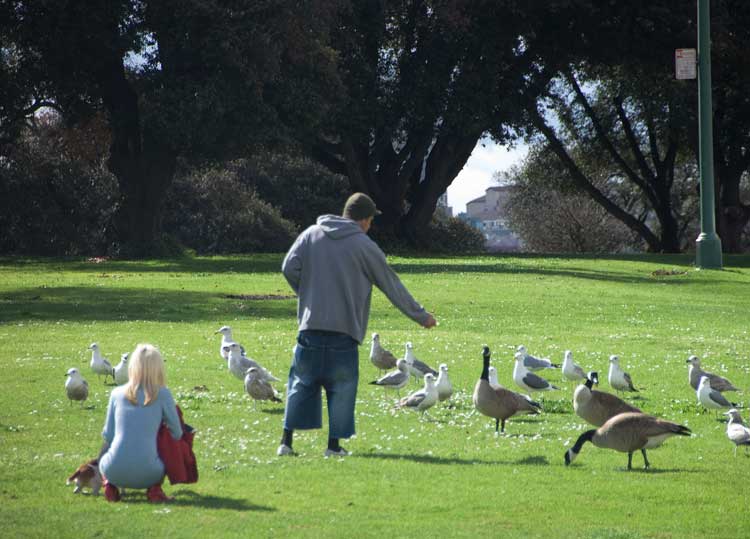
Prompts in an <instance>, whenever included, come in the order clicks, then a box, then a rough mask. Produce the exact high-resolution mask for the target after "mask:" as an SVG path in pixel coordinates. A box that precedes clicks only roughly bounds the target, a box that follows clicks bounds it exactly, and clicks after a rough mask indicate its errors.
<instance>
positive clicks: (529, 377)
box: [513, 352, 560, 394]
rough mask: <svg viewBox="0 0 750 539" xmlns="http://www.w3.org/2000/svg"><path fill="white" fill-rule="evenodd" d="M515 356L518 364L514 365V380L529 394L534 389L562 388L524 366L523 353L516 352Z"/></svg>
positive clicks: (549, 389) (550, 389)
mask: <svg viewBox="0 0 750 539" xmlns="http://www.w3.org/2000/svg"><path fill="white" fill-rule="evenodd" d="M515 358H516V365H515V367H513V381H514V382H515V383H516V384H517V385H518V387H520V388H521V389H523V390H524V391H526V392H527V393H529V394H531V393H532V392H534V391H552V390H555V389H560V388H559V387H557V386H553V385H552V384H550V383H549V382H548V381H547V380H545V379H544V378H542V377H541V376H538V375H536V374H534V373H533V372H529V370H528V369H527V368H526V367H525V366H524V359H523V354H521V353H520V352H516V354H515Z"/></svg>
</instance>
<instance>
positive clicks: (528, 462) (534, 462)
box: [356, 453, 549, 466]
mask: <svg viewBox="0 0 750 539" xmlns="http://www.w3.org/2000/svg"><path fill="white" fill-rule="evenodd" d="M356 456H357V457H358V458H366V459H382V460H410V461H412V462H420V463H423V464H448V465H450V464H461V465H469V466H473V465H476V464H489V465H504V466H549V461H548V460H547V457H544V456H542V455H534V456H528V457H524V458H522V459H520V460H515V461H502V460H481V459H462V458H458V457H449V458H447V457H436V456H434V455H405V454H401V453H358V454H357V455H356Z"/></svg>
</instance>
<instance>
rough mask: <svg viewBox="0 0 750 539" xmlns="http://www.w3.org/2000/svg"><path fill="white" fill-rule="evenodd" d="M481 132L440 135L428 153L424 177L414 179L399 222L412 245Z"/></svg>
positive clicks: (422, 231)
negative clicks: (410, 195)
mask: <svg viewBox="0 0 750 539" xmlns="http://www.w3.org/2000/svg"><path fill="white" fill-rule="evenodd" d="M480 135H481V132H479V133H470V134H467V135H464V136H460V137H459V136H444V137H441V138H440V139H438V140H437V141H436V143H435V145H434V146H433V148H432V151H431V152H430V156H429V159H428V161H427V167H426V169H425V178H424V180H423V181H421V182H419V177H420V176H421V171H419V173H418V174H419V175H418V176H417V178H416V180H417V182H418V183H417V182H415V184H416V185H415V186H414V194H413V196H412V199H413V203H412V205H411V207H410V208H409V211H408V212H407V213H406V215H405V216H404V218H403V219H402V220H401V223H400V226H399V228H400V230H401V232H402V234H403V235H404V237H406V238H407V239H408V240H409V241H410V242H411V243H412V244H415V245H416V244H418V243H419V238H420V236H421V235H422V234H424V232H425V231H426V230H427V227H428V226H429V224H430V221H431V220H432V216H433V214H434V213H435V208H436V207H437V201H438V199H439V198H440V196H441V195H442V194H443V193H445V190H446V189H448V186H449V185H450V184H451V183H452V182H453V180H454V179H456V176H458V174H459V172H461V169H462V168H463V167H464V165H466V162H467V161H468V160H469V157H470V156H471V152H472V151H473V150H474V148H475V147H476V145H477V141H478V140H479V137H480Z"/></svg>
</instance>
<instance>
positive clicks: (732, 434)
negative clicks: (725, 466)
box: [724, 408, 750, 457]
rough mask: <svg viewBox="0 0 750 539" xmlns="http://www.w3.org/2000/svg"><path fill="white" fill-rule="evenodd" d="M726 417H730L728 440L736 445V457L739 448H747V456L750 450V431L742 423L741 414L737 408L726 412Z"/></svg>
mask: <svg viewBox="0 0 750 539" xmlns="http://www.w3.org/2000/svg"><path fill="white" fill-rule="evenodd" d="M724 414H725V415H728V416H729V423H727V438H729V440H730V441H731V442H732V443H734V456H735V457H736V456H737V446H738V445H744V446H745V454H747V450H748V448H750V429H748V428H747V427H746V426H745V424H744V423H743V422H742V418H741V417H740V413H739V412H738V411H737V409H736V408H732V409H731V410H728V411H726V412H724Z"/></svg>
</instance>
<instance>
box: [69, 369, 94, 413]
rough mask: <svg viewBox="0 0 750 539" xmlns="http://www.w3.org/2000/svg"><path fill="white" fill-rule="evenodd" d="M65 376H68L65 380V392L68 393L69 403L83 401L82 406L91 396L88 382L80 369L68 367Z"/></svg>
mask: <svg viewBox="0 0 750 539" xmlns="http://www.w3.org/2000/svg"><path fill="white" fill-rule="evenodd" d="M65 376H67V377H68V379H67V380H65V393H66V394H67V395H68V400H69V403H70V404H73V401H81V406H83V403H84V401H85V400H86V399H87V398H88V397H89V384H88V382H87V381H86V380H84V379H83V377H82V376H81V373H80V372H78V369H68V372H67V373H66V374H65Z"/></svg>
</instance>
